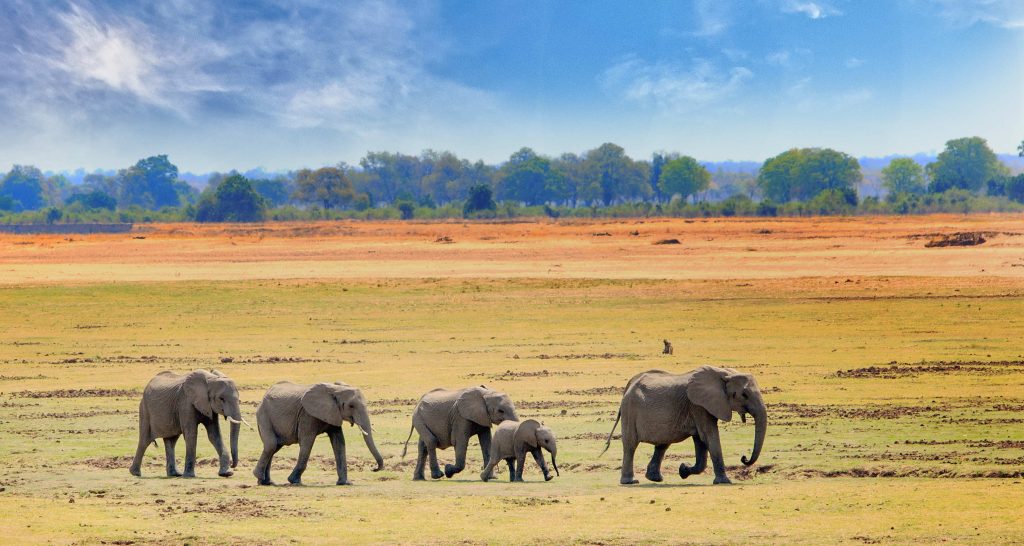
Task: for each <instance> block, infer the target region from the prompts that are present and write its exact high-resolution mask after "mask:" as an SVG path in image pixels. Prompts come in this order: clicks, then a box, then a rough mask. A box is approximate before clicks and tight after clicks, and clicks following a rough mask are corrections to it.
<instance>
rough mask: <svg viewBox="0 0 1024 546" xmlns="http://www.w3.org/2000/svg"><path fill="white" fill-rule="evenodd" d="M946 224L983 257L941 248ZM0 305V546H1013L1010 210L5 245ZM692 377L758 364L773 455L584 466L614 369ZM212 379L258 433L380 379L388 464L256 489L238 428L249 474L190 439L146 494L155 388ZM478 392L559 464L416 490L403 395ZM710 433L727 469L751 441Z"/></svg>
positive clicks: (156, 456)
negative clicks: (324, 397)
mask: <svg viewBox="0 0 1024 546" xmlns="http://www.w3.org/2000/svg"><path fill="white" fill-rule="evenodd" d="M954 231H982V232H985V233H986V238H987V239H988V241H987V242H986V243H985V244H983V245H980V246H975V247H966V248H925V247H924V244H925V242H926V241H928V240H930V239H932V238H934V237H935V236H936V234H937V233H951V232H954ZM136 237H145V238H144V239H142V238H136ZM445 238H447V240H446V239H445ZM667 238H675V239H678V240H679V241H680V244H678V245H654V244H652V243H654V242H655V241H658V240H661V239H667ZM449 240H450V241H449ZM1018 264H1022V265H1018ZM0 310H2V312H0V438H2V439H3V448H2V449H0V514H3V516H2V517H0V536H2V537H3V540H4V542H13V543H17V542H53V543H68V544H79V543H102V542H106V543H108V544H110V543H114V544H133V543H153V542H163V543H169V544H177V543H183V542H190V543H194V544H195V543H211V544H212V543H225V542H238V543H275V544H276V543H288V542H290V541H291V540H295V541H297V542H300V543H317V542H323V540H324V538H327V539H329V540H331V541H333V542H338V543H351V542H381V543H393V542H407V543H456V542H464V543H477V542H480V543H495V544H498V543H509V542H515V543H586V544H634V543H644V542H651V543H656V542H670V543H701V544H703V543H714V544H733V543H735V544H748V543H779V544H799V543H805V544H822V543H855V544H857V543H860V544H864V543H868V544H872V543H910V542H926V543H938V542H954V543H973V544H993V543H1024V527H1021V524H1020V521H1021V509H1020V507H1021V506H1022V505H1024V426H1022V424H1024V345H1022V343H1021V332H1022V331H1024V313H1022V311H1024V219H1021V218H1020V217H1017V216H975V217H951V216H938V217H924V218H899V219H888V218H887V219H877V218H857V219H829V220H822V219H811V220H809V219H804V220H772V221H765V220H757V221H752V220H717V221H710V220H708V221H696V222H692V221H690V222H687V221H683V220H671V221H669V220H648V221H644V222H640V221H632V220H631V221H624V222H602V223H585V222H571V223H532V224H462V223H452V224H406V223H398V222H396V223H381V224H358V223H342V224H320V225H301V224H298V225H285V226H266V227H263V228H252V227H247V226H231V227H228V228H210V227H197V226H184V225H180V226H156V227H146V228H140V229H139V230H137V231H136V232H134V233H132V234H130V235H118V236H71V237H67V236H64V237H52V236H24V235H19V236H10V235H3V236H0ZM662 339H669V340H671V341H672V342H673V344H674V346H675V354H674V355H672V356H667V355H662V354H660V352H661V340H662ZM227 358H230V359H231V361H230V362H222V360H225V359H227ZM702 364H714V365H722V366H729V367H734V368H738V369H741V370H748V371H751V372H753V373H754V374H755V375H756V376H757V378H758V381H759V383H760V385H761V387H762V390H763V391H764V393H765V398H766V400H767V402H768V403H769V416H770V419H771V421H770V425H769V431H768V441H767V442H766V446H765V452H764V453H763V455H762V457H761V460H760V462H759V463H758V464H757V465H756V466H755V467H753V468H752V469H751V470H749V471H746V470H743V469H740V468H736V467H733V468H732V469H731V476H732V477H733V479H734V481H735V483H736V484H735V485H733V486H711V479H712V476H711V474H710V472H708V473H705V474H704V475H700V476H695V477H691V478H689V479H688V480H686V481H682V480H680V479H679V478H678V477H677V476H676V475H675V472H674V468H675V467H676V466H677V465H678V463H679V462H680V461H682V460H688V459H690V458H692V453H693V450H692V446H691V444H689V443H687V444H685V445H678V446H674V447H673V448H671V449H670V450H669V456H668V457H667V462H666V468H665V476H666V481H665V483H663V484H647V483H644V484H641V485H639V486H633V487H623V486H619V485H618V484H617V482H618V464H619V459H620V450H619V445H618V443H617V442H615V443H613V444H612V449H611V450H610V451H609V453H607V454H605V455H604V456H603V457H601V458H598V454H599V452H600V451H601V449H602V448H603V445H604V438H605V436H606V435H607V432H608V430H609V429H610V427H611V424H612V421H613V419H614V415H615V411H616V409H617V403H618V398H619V392H620V389H621V387H622V386H623V385H624V383H625V381H626V379H628V378H629V377H630V376H631V375H632V374H634V373H636V372H637V371H641V370H644V369H649V368H664V369H671V370H679V371H683V370H687V369H690V368H692V367H695V366H698V365H702ZM197 367H216V368H218V369H220V370H222V371H224V372H225V373H227V374H228V375H230V376H231V377H232V378H234V379H235V380H236V381H237V382H238V384H239V386H240V388H241V389H242V392H241V394H242V399H243V401H244V402H245V405H244V406H243V411H245V412H246V413H247V415H249V416H250V417H251V416H252V414H253V413H254V412H255V407H256V404H257V403H258V401H259V399H260V398H261V396H262V393H263V391H264V390H265V389H266V387H267V386H269V385H270V384H272V383H274V382H275V381H278V380H281V379H289V380H293V381H297V382H315V381H322V380H344V381H346V382H349V383H351V384H354V385H358V386H360V387H362V388H363V391H364V393H365V394H366V396H367V397H368V398H369V400H370V401H371V404H372V408H373V410H374V413H373V419H374V426H375V428H376V429H377V438H378V446H379V447H380V449H381V451H382V453H383V454H384V456H385V463H386V469H385V470H384V471H382V472H380V473H371V472H369V470H368V469H369V467H370V466H371V463H372V460H371V459H370V457H369V454H368V452H367V450H366V449H365V447H364V446H363V445H362V442H361V440H359V439H358V438H357V436H358V435H354V434H352V433H351V432H350V430H349V429H346V436H347V437H348V438H349V442H350V448H349V456H350V469H351V470H350V478H351V479H353V480H354V481H355V485H354V486H352V487H347V488H338V487H335V486H333V485H328V484H333V482H334V478H332V476H333V462H332V460H331V458H330V454H329V453H330V450H329V442H327V441H326V439H325V438H324V439H321V440H320V441H318V443H317V445H316V447H315V449H314V462H313V463H312V464H311V465H310V468H309V470H308V471H307V473H306V475H305V477H304V481H305V482H306V484H307V485H305V486H302V487H289V486H277V487H265V488H261V487H256V486H255V478H253V477H252V475H251V469H252V467H253V465H254V464H255V460H256V457H257V456H258V454H259V450H260V445H259V439H258V436H257V435H256V434H255V433H254V432H251V431H248V430H245V429H243V433H242V438H241V442H240V454H241V459H242V460H241V463H240V464H239V468H238V469H237V470H238V471H237V473H236V475H235V476H234V477H232V478H228V479H223V478H217V477H216V468H215V463H214V460H213V458H212V457H213V455H214V454H213V449H212V447H210V446H209V444H208V443H207V442H206V441H205V439H204V438H202V437H201V440H200V443H199V456H200V458H201V459H202V463H201V465H200V467H199V468H198V470H197V474H198V476H199V477H198V478H196V479H194V480H181V479H165V478H163V477H162V465H163V449H162V446H161V448H160V449H154V448H152V447H151V448H150V450H149V452H147V460H146V464H145V465H144V467H143V473H144V477H143V478H142V479H137V478H133V477H132V476H130V475H129V474H128V471H127V466H128V464H129V462H130V457H131V455H132V454H133V452H134V447H135V441H136V440H135V438H136V434H137V406H138V398H139V396H140V392H141V388H142V387H143V386H144V385H145V383H146V381H147V380H148V379H149V378H150V377H151V376H152V375H153V374H155V373H156V372H158V371H160V370H163V369H174V370H179V371H181V370H189V369H193V368H197ZM479 383H484V384H486V385H488V386H490V387H492V388H497V389H500V390H504V391H506V392H508V393H509V394H510V395H512V397H513V398H514V399H515V400H516V402H517V405H518V407H519V408H520V414H521V415H522V416H524V417H538V418H541V419H543V420H544V421H545V422H546V423H547V424H549V425H550V426H551V427H552V428H553V429H554V430H555V431H556V433H557V434H558V435H559V445H560V454H559V461H560V463H561V464H560V465H559V466H560V468H561V469H562V475H561V477H559V478H556V479H555V480H554V481H552V482H549V483H544V482H543V481H538V480H539V475H538V472H537V469H536V468H535V467H533V466H530V465H528V467H527V470H526V479H527V480H528V483H526V484H515V485H513V484H508V483H503V482H498V483H494V482H491V483H486V484H485V483H481V482H479V481H478V480H477V479H476V478H477V474H478V470H476V469H477V468H478V467H479V466H480V464H481V460H480V455H479V451H478V450H471V452H470V463H471V464H470V468H468V469H467V471H466V472H464V473H463V474H460V475H459V476H457V477H456V478H455V479H453V480H442V481H440V482H436V483H413V482H411V481H410V477H411V474H412V465H413V462H414V461H413V460H412V459H411V458H407V459H406V460H402V459H401V458H400V457H399V454H400V453H401V449H402V443H403V441H404V440H405V437H406V435H407V433H408V431H409V423H410V420H409V416H410V413H411V411H412V407H413V405H414V404H415V400H416V399H417V398H418V397H419V395H420V394H422V393H423V392H424V391H426V390H428V389H430V388H432V387H435V386H453V387H454V386H463V385H471V384H479ZM252 420H253V419H250V421H252ZM722 428H723V431H724V433H723V436H724V439H723V444H724V448H725V452H726V460H727V463H729V464H731V465H738V464H739V458H740V456H741V455H742V454H746V453H749V449H750V446H751V443H752V437H753V426H752V424H746V425H744V424H741V423H739V422H738V420H737V421H735V422H731V423H727V424H723V425H722ZM650 451H651V448H650V447H649V446H647V447H642V448H641V450H640V453H639V454H638V461H637V462H638V465H640V464H645V462H646V460H645V458H646V457H647V456H649V454H650ZM296 453H297V447H296V446H292V447H289V448H285V449H284V450H282V452H281V453H280V454H279V455H278V457H277V458H276V459H275V464H274V467H273V469H272V476H273V477H274V478H275V479H276V480H278V481H280V482H283V481H284V478H285V477H286V475H287V472H288V471H289V470H290V467H291V464H293V462H294V457H295V455H296ZM182 456H183V447H182V446H181V445H180V443H179V460H180V458H181V457H182ZM452 456H453V455H452V452H451V451H445V452H441V453H440V457H441V458H442V460H450V459H451V458H452ZM530 464H531V465H532V463H530Z"/></svg>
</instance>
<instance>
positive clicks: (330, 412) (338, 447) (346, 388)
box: [253, 381, 384, 485]
mask: <svg viewBox="0 0 1024 546" xmlns="http://www.w3.org/2000/svg"><path fill="white" fill-rule="evenodd" d="M345 422H348V423H349V424H350V425H354V426H357V427H359V430H360V431H361V432H362V433H363V440H364V441H365V442H366V447H367V448H369V450H370V454H372V455H373V458H374V460H375V461H376V462H377V467H376V468H374V469H373V471H374V472H377V471H380V470H381V469H383V468H384V458H383V457H381V455H380V452H379V451H377V445H376V444H375V443H374V441H373V427H372V426H371V424H370V412H369V410H367V408H366V398H364V397H363V393H362V391H360V390H359V389H357V388H356V387H353V386H351V385H347V384H345V383H341V382H335V383H317V384H315V385H297V384H295V383H291V382H289V381H281V382H279V383H275V384H273V385H271V386H270V388H269V389H267V393H266V394H265V395H264V396H263V401H262V402H260V406H259V408H257V409H256V426H257V428H258V429H259V433H260V439H262V440H263V453H262V454H261V455H260V460H259V461H258V462H257V463H256V468H255V469H253V474H254V475H255V476H256V481H257V483H259V484H260V485H273V482H272V481H271V480H270V461H271V459H273V458H274V454H276V453H277V452H278V451H279V450H280V449H281V447H283V446H287V445H292V444H295V443H298V444H299V459H298V461H297V462H296V463H295V468H294V469H293V470H292V473H291V475H289V476H288V483H291V484H295V485H298V484H301V483H302V473H303V472H305V471H306V464H307V463H308V462H309V454H310V452H311V451H312V450H313V442H314V440H316V437H317V436H319V435H320V434H321V433H324V432H326V433H327V437H328V438H330V439H331V446H332V447H333V448H334V464H335V466H336V467H337V472H338V481H337V482H336V484H337V485H350V484H351V482H350V481H349V480H348V462H347V460H346V459H345V435H344V434H343V433H342V431H341V426H342V425H343V424H345Z"/></svg>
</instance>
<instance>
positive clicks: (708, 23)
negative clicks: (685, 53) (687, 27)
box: [694, 0, 733, 36]
mask: <svg viewBox="0 0 1024 546" xmlns="http://www.w3.org/2000/svg"><path fill="white" fill-rule="evenodd" d="M732 7H733V6H732V2H731V1H730V0H696V3H695V4H694V10H696V15H697V22H698V27H697V30H696V31H695V32H694V34H695V35H697V36H717V35H719V34H722V33H723V32H725V31H726V30H728V28H729V27H730V26H731V25H732Z"/></svg>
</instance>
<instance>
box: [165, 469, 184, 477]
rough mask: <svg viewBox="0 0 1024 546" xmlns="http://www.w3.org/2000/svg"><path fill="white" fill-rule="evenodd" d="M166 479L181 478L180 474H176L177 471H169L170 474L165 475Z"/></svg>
mask: <svg viewBox="0 0 1024 546" xmlns="http://www.w3.org/2000/svg"><path fill="white" fill-rule="evenodd" d="M167 477H168V478H180V477H181V472H178V471H177V470H171V471H170V472H168V473H167Z"/></svg>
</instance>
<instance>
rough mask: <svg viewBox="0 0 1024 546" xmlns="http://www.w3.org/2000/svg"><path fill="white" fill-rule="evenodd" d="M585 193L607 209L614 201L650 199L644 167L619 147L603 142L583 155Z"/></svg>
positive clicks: (649, 189)
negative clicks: (598, 200) (599, 201)
mask: <svg viewBox="0 0 1024 546" xmlns="http://www.w3.org/2000/svg"><path fill="white" fill-rule="evenodd" d="M584 171H585V172H586V185H587V186H588V188H587V190H588V191H587V193H588V194H589V195H590V196H595V197H596V198H597V199H600V200H601V202H602V203H604V205H605V206H606V207H607V206H609V205H611V204H612V203H613V202H615V201H616V200H628V199H642V198H646V197H649V196H650V193H651V188H650V186H649V185H648V183H647V176H646V175H647V173H646V169H645V166H644V165H642V164H641V163H639V162H637V161H633V160H632V159H630V157H629V156H627V155H626V151H625V150H624V149H622V147H621V146H618V145H616V144H612V143H610V142H606V143H604V144H602V145H600V146H598V147H597V148H595V149H593V150H590V151H589V152H587V153H586V158H585V159H584Z"/></svg>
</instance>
